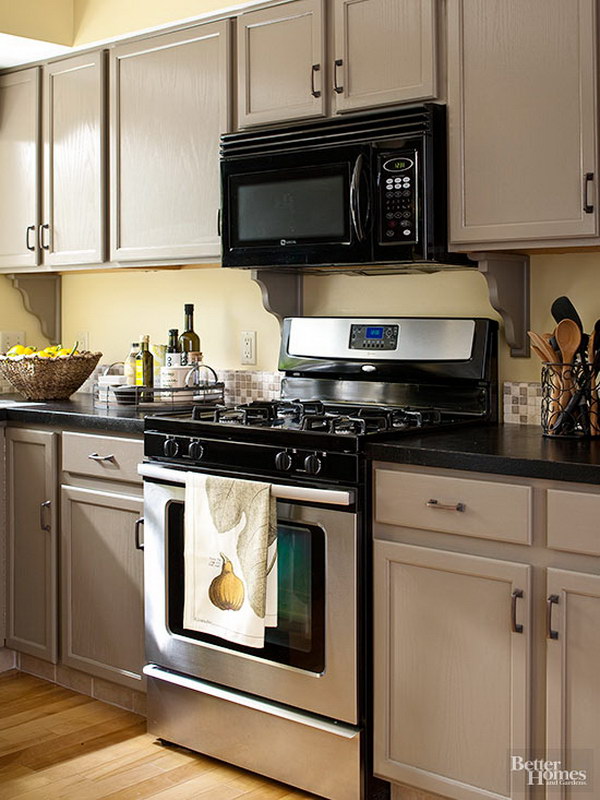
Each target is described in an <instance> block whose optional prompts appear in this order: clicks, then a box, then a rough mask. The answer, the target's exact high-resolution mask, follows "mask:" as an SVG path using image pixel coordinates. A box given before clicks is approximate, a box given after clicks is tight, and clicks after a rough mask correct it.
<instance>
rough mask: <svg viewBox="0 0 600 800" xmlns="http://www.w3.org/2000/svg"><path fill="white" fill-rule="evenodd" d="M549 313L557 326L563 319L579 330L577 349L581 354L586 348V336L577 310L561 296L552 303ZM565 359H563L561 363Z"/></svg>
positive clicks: (566, 298)
mask: <svg viewBox="0 0 600 800" xmlns="http://www.w3.org/2000/svg"><path fill="white" fill-rule="evenodd" d="M550 312H551V314H552V316H553V317H554V319H555V320H556V322H557V324H560V323H561V322H562V321H563V320H565V319H570V320H571V321H572V322H574V323H575V324H576V325H577V327H578V328H579V332H580V333H581V343H580V346H579V348H578V349H580V350H581V353H582V355H583V353H584V352H585V349H586V347H587V338H588V337H587V334H586V333H584V332H583V323H582V321H581V317H580V316H579V314H578V313H577V309H576V308H575V306H574V305H573V303H572V302H571V300H569V298H568V297H566V296H565V295H562V296H561V297H557V298H556V300H555V301H554V302H553V303H552V306H551V308H550ZM564 361H565V359H564V358H563V362H564Z"/></svg>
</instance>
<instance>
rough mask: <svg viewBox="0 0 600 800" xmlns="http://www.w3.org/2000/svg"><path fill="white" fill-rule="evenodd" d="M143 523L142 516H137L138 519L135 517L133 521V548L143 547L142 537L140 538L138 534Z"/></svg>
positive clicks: (140, 548)
mask: <svg viewBox="0 0 600 800" xmlns="http://www.w3.org/2000/svg"><path fill="white" fill-rule="evenodd" d="M143 524H144V518H143V517H139V518H138V519H136V521H135V549H136V550H143V549H144V543H143V542H142V539H141V536H140V528H141V527H142V525H143Z"/></svg>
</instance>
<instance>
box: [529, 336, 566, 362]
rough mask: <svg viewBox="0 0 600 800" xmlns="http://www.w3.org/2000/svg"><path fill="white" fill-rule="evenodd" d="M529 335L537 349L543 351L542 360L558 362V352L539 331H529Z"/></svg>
mask: <svg viewBox="0 0 600 800" xmlns="http://www.w3.org/2000/svg"><path fill="white" fill-rule="evenodd" d="M527 335H528V336H529V339H530V340H531V343H532V344H533V345H535V347H536V350H539V352H540V353H543V358H542V361H548V362H549V363H556V362H557V361H558V360H559V359H558V358H557V355H556V353H555V352H554V350H553V349H552V346H551V345H550V344H549V343H548V342H547V341H546V340H545V339H544V338H542V337H541V336H540V335H539V333H536V332H535V331H527ZM540 357H541V356H540Z"/></svg>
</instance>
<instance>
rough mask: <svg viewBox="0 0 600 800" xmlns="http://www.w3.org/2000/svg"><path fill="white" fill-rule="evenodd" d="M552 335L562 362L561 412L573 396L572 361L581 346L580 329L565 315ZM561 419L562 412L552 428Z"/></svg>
mask: <svg viewBox="0 0 600 800" xmlns="http://www.w3.org/2000/svg"><path fill="white" fill-rule="evenodd" d="M554 337H555V339H556V344H557V345H558V347H559V349H560V354H561V362H562V366H561V369H560V383H561V390H560V396H559V401H558V402H559V405H560V410H561V412H563V411H565V409H566V408H567V406H568V405H569V401H570V400H571V397H572V396H573V390H574V386H575V384H574V379H573V363H574V361H575V355H576V354H577V352H578V351H579V349H580V347H581V329H580V327H579V325H578V324H577V322H575V321H574V320H573V319H571V318H570V317H565V318H563V319H561V321H560V322H559V323H558V325H557V326H556V330H555V331H554ZM561 419H562V420H564V419H565V417H564V415H562V413H561V417H559V419H558V420H557V421H556V423H555V425H554V426H552V428H553V429H554V427H557V428H560V427H562V423H561Z"/></svg>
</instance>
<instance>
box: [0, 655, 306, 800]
mask: <svg viewBox="0 0 600 800" xmlns="http://www.w3.org/2000/svg"><path fill="white" fill-rule="evenodd" d="M0 798H2V800H13V799H14V798H19V800H58V799H59V798H67V799H68V800H99V799H100V798H110V800H142V798H156V799H157V800H237V798H240V800H315V795H309V794H305V793H304V792H300V791H298V790H294V789H292V788H291V787H289V786H284V785H283V784H281V783H276V782H275V781H270V780H268V779H266V778H261V777H259V776H257V775H254V774H253V773H251V772H246V771H244V770H241V769H238V768H236V767H232V766H229V765H228V764H224V763H223V762H221V761H215V760H214V759H211V758H207V757H205V756H201V755H196V754H194V753H191V752H189V751H188V750H183V749H181V748H178V747H164V746H163V745H161V744H159V743H158V742H157V740H156V739H155V738H154V737H153V736H150V735H149V734H147V733H146V722H145V719H144V718H143V717H140V716H138V715H136V714H132V713H131V712H130V711H123V710H121V709H119V708H116V707H115V706H110V705H107V704H106V703H102V702H100V701H99V700H94V699H93V698H91V697H87V696H85V695H81V694H76V693H75V692H72V691H70V690H69V689H64V688H62V687H61V686H57V685H55V684H53V683H48V682H47V681H43V680H41V679H40V678H35V677H33V676H32V675H26V674H25V673H22V672H17V671H16V670H11V671H10V672H4V673H1V674H0Z"/></svg>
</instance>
